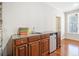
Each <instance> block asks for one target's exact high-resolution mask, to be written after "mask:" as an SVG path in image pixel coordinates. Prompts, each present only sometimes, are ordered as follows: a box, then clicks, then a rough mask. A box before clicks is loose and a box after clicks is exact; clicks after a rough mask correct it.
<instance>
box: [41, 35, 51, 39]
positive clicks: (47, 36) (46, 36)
mask: <svg viewBox="0 0 79 59" xmlns="http://www.w3.org/2000/svg"><path fill="white" fill-rule="evenodd" d="M49 37H50V35H49V34H43V35H41V38H42V39H44V38H49Z"/></svg>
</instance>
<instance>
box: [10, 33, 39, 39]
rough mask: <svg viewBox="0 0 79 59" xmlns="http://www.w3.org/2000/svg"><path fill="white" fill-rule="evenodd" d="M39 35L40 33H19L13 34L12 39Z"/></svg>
mask: <svg viewBox="0 0 79 59" xmlns="http://www.w3.org/2000/svg"><path fill="white" fill-rule="evenodd" d="M37 35H40V34H29V35H17V34H14V35H12V37H11V38H12V39H18V38H24V37H30V36H37Z"/></svg>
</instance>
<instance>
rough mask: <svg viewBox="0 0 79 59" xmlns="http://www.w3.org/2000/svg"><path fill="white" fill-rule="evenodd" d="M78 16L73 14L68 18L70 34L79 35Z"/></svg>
mask: <svg viewBox="0 0 79 59" xmlns="http://www.w3.org/2000/svg"><path fill="white" fill-rule="evenodd" d="M78 22H79V20H78V14H73V15H69V16H68V32H69V33H78V30H79V28H78V26H79V24H78Z"/></svg>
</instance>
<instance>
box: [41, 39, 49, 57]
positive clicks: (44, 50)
mask: <svg viewBox="0 0 79 59" xmlns="http://www.w3.org/2000/svg"><path fill="white" fill-rule="evenodd" d="M48 53H49V38H46V39H42V40H41V55H42V56H46V55H48Z"/></svg>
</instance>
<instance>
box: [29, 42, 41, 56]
mask: <svg viewBox="0 0 79 59" xmlns="http://www.w3.org/2000/svg"><path fill="white" fill-rule="evenodd" d="M29 56H40V41H35V42H31V43H29Z"/></svg>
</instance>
